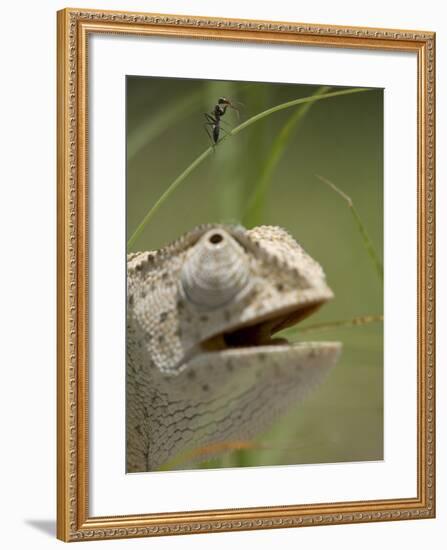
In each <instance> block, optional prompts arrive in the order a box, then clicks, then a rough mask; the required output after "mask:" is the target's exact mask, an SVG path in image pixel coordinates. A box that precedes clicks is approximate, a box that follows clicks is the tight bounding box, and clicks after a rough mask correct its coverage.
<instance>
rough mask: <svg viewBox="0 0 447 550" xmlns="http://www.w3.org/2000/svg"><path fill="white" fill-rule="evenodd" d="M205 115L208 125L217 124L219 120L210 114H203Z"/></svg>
mask: <svg viewBox="0 0 447 550" xmlns="http://www.w3.org/2000/svg"><path fill="white" fill-rule="evenodd" d="M203 114H204V115H205V118H206V120H207V124H217V120H216V119H215V118H214V117H213V116H211V115H209V114H208V113H203Z"/></svg>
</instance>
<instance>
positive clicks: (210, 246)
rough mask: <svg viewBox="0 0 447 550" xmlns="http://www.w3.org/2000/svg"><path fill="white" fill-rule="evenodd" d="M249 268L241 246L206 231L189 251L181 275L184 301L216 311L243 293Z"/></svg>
mask: <svg viewBox="0 0 447 550" xmlns="http://www.w3.org/2000/svg"><path fill="white" fill-rule="evenodd" d="M248 281H249V264H248V259H247V255H246V253H245V251H244V249H243V248H242V246H241V245H240V244H239V243H237V242H236V241H235V240H234V239H233V238H232V237H231V236H230V235H229V234H228V233H226V232H225V231H224V230H222V229H212V230H211V231H208V232H207V233H206V234H205V235H203V237H202V238H201V239H200V240H199V241H198V242H197V244H196V245H195V246H194V247H193V248H191V250H190V251H189V253H188V254H187V257H186V259H185V263H184V264H183V267H182V272H181V285H182V288H183V292H184V294H185V296H186V298H187V300H188V301H189V302H191V303H193V304H195V305H197V306H201V307H204V308H208V309H214V308H218V307H220V306H222V305H224V304H226V303H227V302H229V301H230V300H232V299H233V298H234V297H235V296H236V295H237V294H238V293H239V292H241V291H242V290H244V289H245V288H246V287H247V285H248Z"/></svg>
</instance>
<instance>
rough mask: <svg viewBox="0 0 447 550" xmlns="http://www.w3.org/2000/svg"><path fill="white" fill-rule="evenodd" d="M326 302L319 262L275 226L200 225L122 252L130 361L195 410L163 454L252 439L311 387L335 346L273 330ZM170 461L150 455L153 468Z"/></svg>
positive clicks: (185, 407)
mask: <svg viewBox="0 0 447 550" xmlns="http://www.w3.org/2000/svg"><path fill="white" fill-rule="evenodd" d="M332 297H333V293H332V291H331V290H330V288H329V287H328V285H327V283H326V279H325V275H324V272H323V270H322V268H321V267H320V265H319V264H318V263H317V262H316V261H315V260H314V259H312V258H311V257H310V256H309V255H308V254H307V253H306V252H305V251H304V250H303V248H302V247H301V246H300V245H299V244H298V243H297V242H296V241H295V240H294V239H293V238H292V237H291V236H290V235H289V234H288V233H287V232H286V231H285V230H283V229H281V228H278V227H270V226H261V227H256V228H254V229H251V230H246V229H245V228H243V227H240V226H227V225H212V226H201V227H198V228H196V229H194V230H193V231H191V232H189V233H187V234H186V235H184V236H183V237H182V238H180V239H179V240H177V241H176V242H174V243H172V244H171V245H169V246H168V247H165V248H164V249H161V250H160V251H159V252H157V253H147V252H145V253H138V254H135V255H131V256H130V257H129V259H128V300H129V306H128V355H129V357H130V359H128V361H130V364H131V365H136V366H137V367H135V366H133V367H132V368H133V369H134V370H135V372H138V373H139V374H138V376H139V379H140V380H146V379H147V380H150V384H149V386H148V387H151V388H152V390H153V388H158V389H157V391H158V395H165V396H169V399H168V397H166V399H168V401H169V403H171V402H172V403H177V404H179V403H180V404H181V403H184V404H185V405H182V410H185V411H189V407H193V408H194V407H195V408H194V411H195V412H194V416H191V417H190V419H189V420H188V430H186V431H185V434H186V435H185V438H186V439H182V437H183V435H182V437H180V436H178V434H177V436H178V438H177V439H176V440H175V444H174V443H173V442H169V441H167V442H166V448H168V447H169V449H170V450H169V453H175V452H178V451H179V450H183V449H184V448H185V447H186V446H188V445H193V444H194V445H195V447H197V446H200V445H203V444H208V443H210V442H212V441H219V440H222V438H224V439H225V438H229V437H251V436H252V435H256V434H257V432H258V431H259V429H260V428H262V427H263V426H265V425H267V424H268V423H270V422H271V420H272V419H273V418H274V417H275V416H276V415H278V414H280V413H281V412H282V411H284V410H285V408H286V407H288V406H289V404H290V402H291V401H292V402H295V401H297V400H299V399H300V398H301V397H302V396H303V395H304V394H305V393H307V391H308V390H309V389H311V388H312V387H314V386H316V385H318V384H319V383H320V382H321V381H322V380H323V378H324V376H325V374H326V373H327V372H328V370H330V368H331V367H333V366H334V365H335V364H336V362H337V358H338V356H339V354H340V349H341V345H340V344H339V343H338V342H298V343H289V342H288V341H287V340H286V339H285V338H283V337H278V336H277V333H279V332H280V331H282V330H283V329H285V328H288V327H291V326H293V325H295V324H297V323H298V322H300V321H301V320H302V319H304V318H306V317H308V316H309V315H311V314H312V313H313V312H315V311H316V310H317V309H318V308H319V307H321V306H322V305H323V304H324V303H325V302H327V301H328V300H330V299H331V298H332ZM128 364H129V363H128ZM128 368H129V367H128ZM129 372H130V371H129V370H128V373H129ZM128 376H129V375H128ZM129 388H131V386H129ZM152 390H151V391H152ZM129 391H130V390H129ZM132 395H133V394H132ZM194 403H196V405H191V404H194ZM210 403H212V404H213V406H210V405H209V404H210ZM206 404H208V405H206ZM166 406H167V407H168V405H166ZM169 406H171V405H169ZM179 407H180V405H179ZM160 410H161V409H160ZM166 410H168V409H166ZM191 410H192V409H191ZM202 410H203V412H200V411H202ZM154 414H155V413H154ZM191 414H192V413H191ZM205 416H206V422H204V417H205ZM196 417H197V420H195V419H196ZM195 422H196V423H197V425H195ZM163 423H164V424H165V423H166V422H165V420H163ZM164 424H163V425H164ZM210 426H214V428H213V429H212V430H211V428H210ZM187 434H190V435H189V436H188V435H187ZM191 434H194V437H193V440H194V441H192V440H191V441H190V440H189V439H188V437H189V438H191ZM177 436H176V437H177ZM135 437H137V436H135ZM153 448H154V446H153V447H152V449H153ZM169 456H170V454H168V451H167V450H166V453H165V451H163V452H162V451H161V450H160V451H157V452H155V451H154V454H153V455H152V458H151V464H152V465H156V464H159V463H162V462H163V461H164V460H166V459H169Z"/></svg>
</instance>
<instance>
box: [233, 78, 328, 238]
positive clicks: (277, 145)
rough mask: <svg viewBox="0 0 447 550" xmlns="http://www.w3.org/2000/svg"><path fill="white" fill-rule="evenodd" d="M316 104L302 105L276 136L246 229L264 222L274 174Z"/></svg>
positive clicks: (247, 215) (246, 217)
mask: <svg viewBox="0 0 447 550" xmlns="http://www.w3.org/2000/svg"><path fill="white" fill-rule="evenodd" d="M328 90H330V86H321V87H320V88H318V89H317V90H316V91H315V93H314V94H312V95H313V96H320V95H322V94H325V93H326V92H327V91H328ZM315 99H316V98H315ZM314 103H315V101H309V102H308V103H304V104H303V105H300V106H299V107H298V108H297V109H296V111H295V112H294V113H293V115H292V116H291V117H290V118H289V120H288V121H287V122H286V123H285V124H284V126H283V127H282V128H281V130H280V132H279V133H278V135H277V136H276V139H275V141H274V142H273V145H272V147H271V148H270V153H269V155H268V156H267V158H266V160H265V162H264V166H263V168H262V170H261V175H260V177H259V179H258V182H257V184H256V186H255V188H254V189H253V192H252V194H251V196H250V198H249V200H248V204H247V208H246V210H245V214H244V217H243V220H242V221H243V224H244V225H245V226H246V227H254V226H256V225H259V224H260V223H261V222H262V212H263V210H264V205H265V202H266V197H267V193H268V190H269V187H270V183H271V181H272V179H271V177H272V173H273V171H274V169H275V167H276V165H277V164H278V162H279V160H280V159H281V157H282V155H283V153H284V150H285V148H286V147H287V144H288V142H289V140H290V138H291V137H292V135H293V130H294V129H295V128H296V126H298V125H299V124H300V123H301V122H302V121H303V120H304V118H305V116H306V115H307V113H308V112H309V110H310V109H311V108H312V105H314Z"/></svg>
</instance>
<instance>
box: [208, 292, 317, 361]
mask: <svg viewBox="0 0 447 550" xmlns="http://www.w3.org/2000/svg"><path fill="white" fill-rule="evenodd" d="M325 302H326V300H320V301H313V302H310V303H306V304H304V305H300V306H296V305H295V306H293V307H288V308H284V309H281V310H277V311H274V312H272V313H270V314H268V315H265V316H262V317H260V318H257V319H254V320H251V321H249V322H247V323H244V324H239V325H236V326H234V327H231V328H230V329H228V330H226V331H224V332H222V333H219V334H216V335H214V336H212V337H211V338H208V339H206V340H204V341H203V342H202V343H201V348H202V350H203V351H204V352H216V351H224V350H230V349H240V348H253V347H263V346H272V345H291V344H290V343H289V342H288V340H287V339H286V338H282V337H278V338H274V335H275V334H277V333H278V332H280V331H282V330H284V329H285V328H289V327H292V326H295V325H297V324H298V323H299V322H301V321H302V320H303V319H305V318H307V317H309V316H310V315H312V314H313V313H314V312H315V311H316V310H317V309H319V308H320V307H321V306H322V305H323V303H325Z"/></svg>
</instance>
